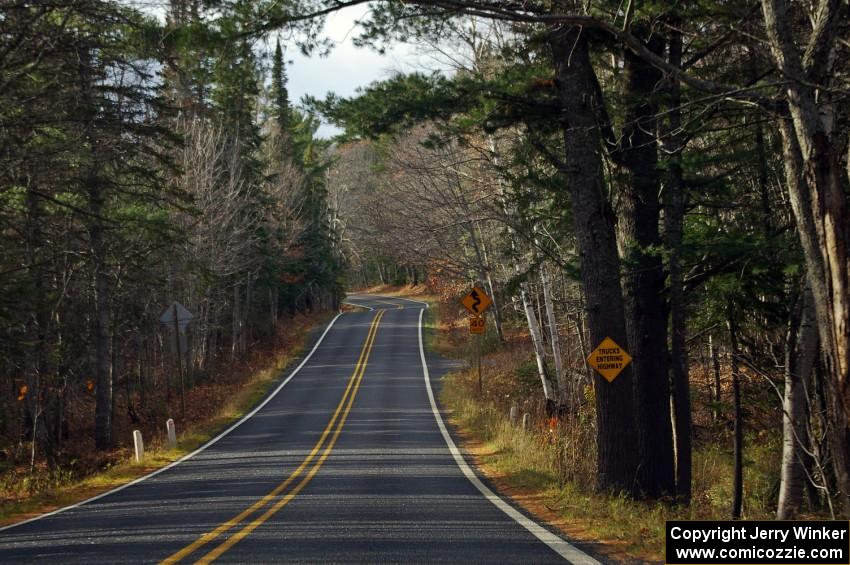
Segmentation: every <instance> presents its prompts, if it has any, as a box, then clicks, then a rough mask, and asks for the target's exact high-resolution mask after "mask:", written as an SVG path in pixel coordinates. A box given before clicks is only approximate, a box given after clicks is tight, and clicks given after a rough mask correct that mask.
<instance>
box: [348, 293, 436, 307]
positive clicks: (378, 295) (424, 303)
mask: <svg viewBox="0 0 850 565" xmlns="http://www.w3.org/2000/svg"><path fill="white" fill-rule="evenodd" d="M356 296H369V297H374V298H376V299H377V298H389V299H390V300H392V299H395V300H406V301H408V302H413V303H414V304H422V305H424V306H425V309H426V310H427V309H428V308H430V307H431V305H430V304H428V303H427V302H423V301H421V300H413V299H411V298H404V297H402V296H384V295H383V294H360V295H356ZM355 300H357V298H355ZM344 302H345V301H343V303H344ZM354 306H360V307H361V308H369V307H368V306H362V305H360V304H354ZM369 310H374V308H369Z"/></svg>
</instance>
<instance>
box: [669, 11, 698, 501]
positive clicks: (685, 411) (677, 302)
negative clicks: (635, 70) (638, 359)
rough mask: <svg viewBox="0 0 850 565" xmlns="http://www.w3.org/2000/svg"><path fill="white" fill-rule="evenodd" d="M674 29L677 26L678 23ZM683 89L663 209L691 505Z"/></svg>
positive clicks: (675, 390) (677, 41)
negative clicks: (682, 154) (683, 232)
mask: <svg viewBox="0 0 850 565" xmlns="http://www.w3.org/2000/svg"><path fill="white" fill-rule="evenodd" d="M674 27H675V25H674ZM669 59H670V63H671V64H673V65H676V66H677V67H678V66H680V65H681V63H682V34H681V33H680V32H678V31H674V32H672V33H671V36H670V47H669ZM680 104H681V93H680V88H679V83H678V81H676V80H675V79H673V83H672V84H671V86H670V103H669V118H668V123H667V130H668V131H667V132H666V136H665V139H666V140H667V141H665V142H664V149H665V152H666V153H667V155H668V156H669V157H668V162H667V178H666V182H665V185H666V186H665V190H664V192H665V194H666V195H667V200H666V202H665V208H664V226H665V231H666V237H667V250H668V253H669V259H668V270H669V272H670V330H671V335H670V361H671V367H670V368H671V374H670V376H671V385H672V394H671V401H672V407H673V443H674V448H675V455H676V498H677V499H678V500H679V501H680V502H682V503H684V504H689V503H690V501H691V474H692V462H691V391H690V378H689V375H688V347H687V343H686V340H685V338H686V334H687V328H686V326H685V294H684V287H685V285H684V280H683V276H682V264H681V251H682V230H683V223H684V218H685V194H684V190H685V189H684V181H683V178H682V162H681V152H682V149H683V146H684V141H683V139H682V134H681V132H680V129H681V125H682V119H681V109H680Z"/></svg>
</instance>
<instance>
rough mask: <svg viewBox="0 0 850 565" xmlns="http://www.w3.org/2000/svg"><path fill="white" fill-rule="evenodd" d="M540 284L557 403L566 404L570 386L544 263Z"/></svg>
mask: <svg viewBox="0 0 850 565" xmlns="http://www.w3.org/2000/svg"><path fill="white" fill-rule="evenodd" d="M540 286H542V287H543V304H544V306H545V308H546V320H547V322H548V324H549V335H550V336H551V341H552V357H553V361H554V365H555V382H557V383H558V395H557V398H558V405H559V406H560V407H564V406H566V404H567V402H568V400H569V398H570V396H571V390H570V389H571V387H570V382H569V381H568V379H567V375H566V372H565V371H564V360H563V359H562V358H561V338H560V336H559V335H558V321H557V320H556V319H555V306H554V304H552V281H551V280H550V279H549V273H548V272H547V269H546V264H545V263H544V264H542V265H540Z"/></svg>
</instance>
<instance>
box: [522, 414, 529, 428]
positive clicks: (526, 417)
mask: <svg viewBox="0 0 850 565" xmlns="http://www.w3.org/2000/svg"><path fill="white" fill-rule="evenodd" d="M522 429H524V430H525V431H528V430H529V429H531V414H529V413H528V412H526V413H525V414H523V415H522Z"/></svg>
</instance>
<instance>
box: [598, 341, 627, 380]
mask: <svg viewBox="0 0 850 565" xmlns="http://www.w3.org/2000/svg"><path fill="white" fill-rule="evenodd" d="M587 362H588V363H589V364H590V366H591V367H593V368H594V369H596V372H597V373H599V374H600V375H602V377H603V378H604V379H605V380H606V381H608V382H609V383H610V382H612V381H613V380H614V379H616V378H617V375H619V374H620V371H622V370H623V369H625V368H626V365H628V364H629V363H631V362H632V357H631V355H629V354H628V353H626V351H625V350H624V349H623V348H622V347H620V346H619V345H617V343H616V342H615V341H614V340H613V339H611V338H610V337H606V338H605V339H603V340H602V343H600V344H599V347H597V348H596V349H594V350H593V353H591V354H590V355H589V356H588V358H587Z"/></svg>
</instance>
